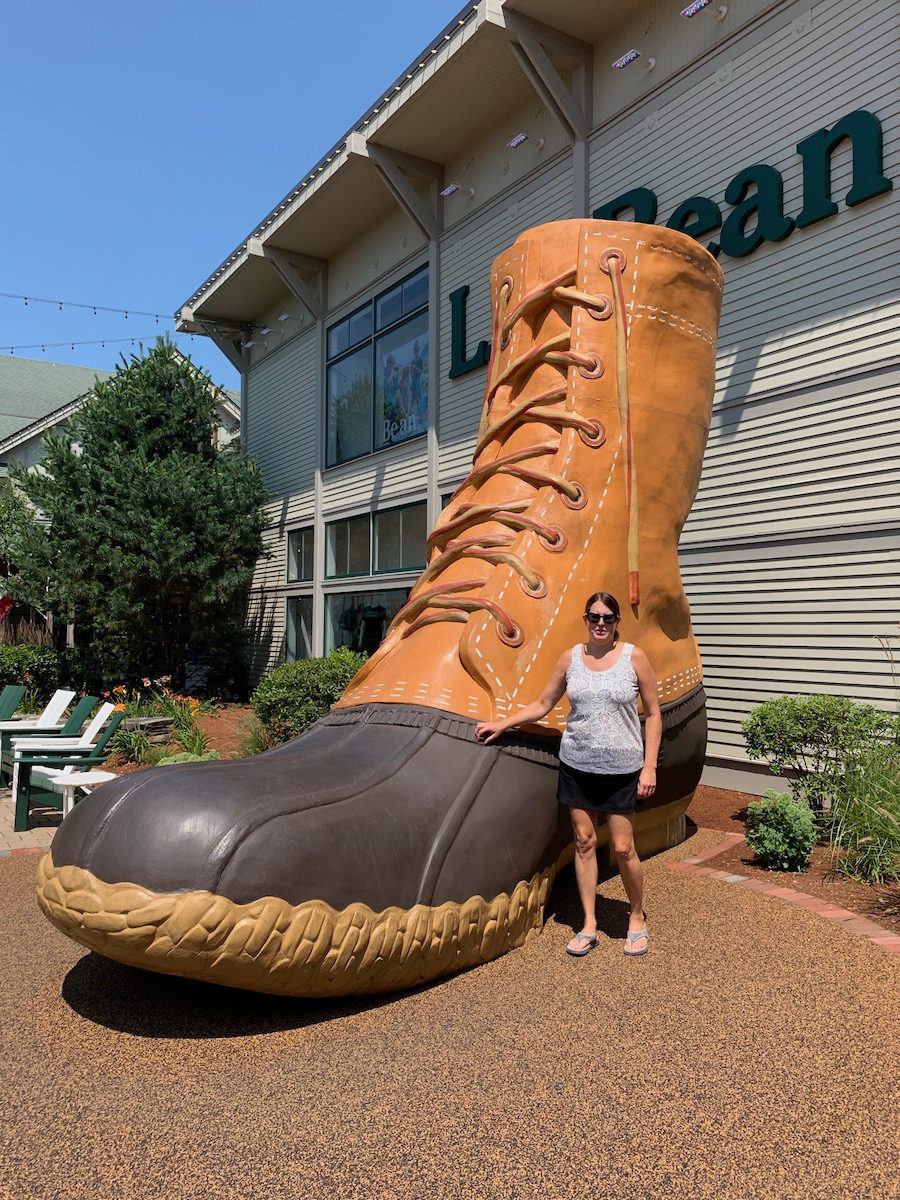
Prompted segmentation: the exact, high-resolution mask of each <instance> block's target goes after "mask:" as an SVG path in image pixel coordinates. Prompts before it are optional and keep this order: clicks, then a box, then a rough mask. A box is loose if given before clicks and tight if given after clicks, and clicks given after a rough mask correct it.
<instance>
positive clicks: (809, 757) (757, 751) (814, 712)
mask: <svg viewBox="0 0 900 1200" xmlns="http://www.w3.org/2000/svg"><path fill="white" fill-rule="evenodd" d="M742 729H743V733H744V738H745V740H746V743H747V752H748V754H749V755H750V757H751V758H753V759H764V760H765V761H766V762H767V763H768V765H769V769H770V770H771V771H772V772H773V774H776V775H783V774H788V775H789V776H790V777H791V791H792V793H793V795H794V796H795V797H796V798H797V799H798V800H803V801H805V802H806V803H807V804H808V805H809V806H810V807H811V808H813V809H814V810H815V811H816V812H821V811H822V810H823V809H824V810H827V809H828V808H829V807H830V806H831V805H832V804H833V803H834V800H835V798H836V797H837V795H838V793H839V791H840V787H841V781H842V779H843V778H844V776H845V774H846V772H847V771H848V770H850V769H852V768H853V767H854V764H856V763H858V762H859V760H860V757H861V755H862V754H863V752H864V751H866V750H867V749H868V748H869V747H871V746H873V745H875V744H877V743H879V742H890V741H893V742H894V743H896V742H898V740H900V723H898V720H897V718H896V717H892V716H890V715H889V714H888V713H884V712H880V711H879V710H878V709H876V708H873V707H872V706H871V705H869V704H857V703H855V702H854V701H853V700H848V699H846V698H845V697H843V696H779V697H778V698H776V699H773V700H766V701H765V702H764V703H763V704H760V705H759V707H758V708H755V709H754V710H753V712H752V713H751V714H750V716H749V717H748V718H747V719H746V720H745V721H744V723H743V725H742Z"/></svg>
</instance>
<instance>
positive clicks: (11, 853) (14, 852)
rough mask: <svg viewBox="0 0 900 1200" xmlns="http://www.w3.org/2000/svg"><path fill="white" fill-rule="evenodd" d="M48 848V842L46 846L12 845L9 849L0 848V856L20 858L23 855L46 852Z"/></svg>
mask: <svg viewBox="0 0 900 1200" xmlns="http://www.w3.org/2000/svg"><path fill="white" fill-rule="evenodd" d="M49 849H50V843H49V842H48V843H47V845H46V846H13V847H12V849H11V850H0V858H10V857H12V858H20V857H22V856H23V855H25V856H26V857H27V856H28V855H32V854H46V853H47V851H48V850H49Z"/></svg>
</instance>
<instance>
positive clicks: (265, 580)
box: [246, 504, 287, 687]
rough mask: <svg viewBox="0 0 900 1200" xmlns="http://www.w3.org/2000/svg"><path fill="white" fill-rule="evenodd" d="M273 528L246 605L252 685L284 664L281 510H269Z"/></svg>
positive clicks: (268, 532) (266, 533) (269, 507)
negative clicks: (275, 667)
mask: <svg viewBox="0 0 900 1200" xmlns="http://www.w3.org/2000/svg"><path fill="white" fill-rule="evenodd" d="M266 512H267V515H268V516H269V518H270V520H271V522H272V523H271V524H270V525H269V527H268V528H267V529H266V530H265V531H264V533H263V553H262V556H261V557H260V558H259V559H258V560H257V563H256V570H255V571H254V574H253V581H252V583H251V585H250V596H249V602H248V605H247V621H246V628H247V641H248V645H249V649H250V662H249V667H250V683H251V686H253V687H255V686H256V684H257V683H259V681H260V679H262V677H263V676H264V675H266V674H268V672H269V671H271V669H272V668H273V667H274V666H277V665H278V663H280V662H281V661H282V658H283V653H284V614H285V600H284V584H285V577H286V574H287V563H286V560H285V553H286V546H287V540H286V537H285V529H284V523H283V521H281V520H280V519H279V517H280V513H281V506H280V505H278V504H274V505H273V504H269V505H267V508H266Z"/></svg>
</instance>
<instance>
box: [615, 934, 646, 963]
mask: <svg viewBox="0 0 900 1200" xmlns="http://www.w3.org/2000/svg"><path fill="white" fill-rule="evenodd" d="M641 938H646V939H647V945H646V946H645V947H644V948H643V950H629V949H628V947H629V946H633V945H634V943H635V942H637V941H639V940H640V939H641ZM649 949H650V934H649V933H648V932H647V930H646V929H635V930H634V932H633V933H627V934H626V935H625V949H624V950H623V951H622V953H623V954H624V955H625V957H626V958H641V957H642V956H643V955H645V954H646V953H647V951H648V950H649Z"/></svg>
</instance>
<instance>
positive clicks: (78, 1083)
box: [0, 831, 900, 1200]
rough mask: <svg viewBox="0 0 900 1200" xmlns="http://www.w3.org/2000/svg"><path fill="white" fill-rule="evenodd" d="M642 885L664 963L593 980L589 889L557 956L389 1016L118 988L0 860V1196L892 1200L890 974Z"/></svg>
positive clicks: (734, 903)
mask: <svg viewBox="0 0 900 1200" xmlns="http://www.w3.org/2000/svg"><path fill="white" fill-rule="evenodd" d="M721 837H722V835H721V834H719V833H713V832H708V831H704V832H701V833H699V834H697V835H695V836H694V837H693V838H692V839H691V840H689V841H688V842H686V843H685V844H683V845H682V846H680V847H678V848H677V849H675V850H673V851H669V852H668V854H665V855H661V856H658V857H656V858H654V859H652V860H650V861H649V863H648V864H647V877H648V900H647V906H648V911H649V913H650V930H651V936H652V949H651V953H650V955H649V956H648V957H647V958H646V959H643V960H637V961H629V960H626V959H625V958H624V957H623V955H622V945H623V943H622V940H621V939H622V938H623V937H624V932H625V912H626V910H625V905H624V903H623V892H622V890H621V887H620V885H619V883H618V880H609V881H607V882H606V883H604V884H603V886H602V889H601V890H602V893H603V895H604V897H605V898H606V901H605V903H604V905H603V918H602V920H603V923H604V926H605V930H606V932H607V933H608V934H611V935H612V937H611V940H607V941H604V943H603V944H602V945H601V947H600V948H599V949H597V950H596V951H595V952H594V953H592V954H591V955H589V956H588V957H587V958H585V959H583V960H575V959H570V958H567V957H566V956H565V955H564V954H563V946H564V945H565V942H566V941H567V940H568V938H569V937H570V936H571V933H572V929H573V927H574V928H578V927H580V922H579V920H578V906H577V898H576V892H575V888H574V882H573V878H572V874H571V871H567V872H565V873H564V875H563V876H562V878H561V881H560V882H559V883H558V884H557V887H556V890H555V892H554V895H553V897H552V902H551V912H552V913H553V915H552V916H551V918H550V919H549V920H548V922H547V924H546V926H545V928H544V931H543V933H542V934H541V936H540V937H538V938H536V939H534V940H533V941H532V942H531V943H530V944H529V945H528V946H526V947H525V948H523V949H522V950H519V951H516V952H514V953H513V954H510V955H507V956H506V957H505V958H502V959H499V960H498V961H497V962H494V963H490V964H488V965H486V966H484V967H480V968H478V969H476V970H473V971H470V972H468V973H466V974H464V975H461V976H456V977H454V978H451V979H448V980H444V981H442V982H439V983H437V984H435V985H432V986H430V987H427V988H424V989H421V990H419V991H417V992H415V993H409V994H405V995H401V996H399V997H391V998H379V999H368V1000H354V1001H341V1002H334V1001H331V1002H321V1001H316V1002H303V1001H296V1000H293V1001H292V1000H282V999H277V998H272V997H265V996H257V995H253V994H250V993H240V992H232V991H227V990H224V989H217V988H214V987H211V986H208V985H200V984H195V983H191V982H189V981H183V980H178V979H170V978H166V977H163V976H154V975H150V974H146V973H143V972H140V971H136V970H131V969H129V968H126V967H122V966H119V965H117V964H114V963H111V962H107V961H105V960H104V959H102V958H99V957H97V956H95V955H93V954H89V953H87V952H86V951H84V950H82V949H81V948H80V947H78V946H76V945H75V944H74V943H72V942H69V941H67V940H66V939H65V938H63V937H62V936H61V935H60V934H58V933H57V932H56V931H55V930H53V929H52V928H51V927H50V925H49V924H47V922H46V921H45V920H44V918H43V917H42V916H41V914H40V912H39V911H38V909H37V906H36V905H35V903H34V900H33V895H32V889H33V879H34V872H35V867H36V864H37V860H36V859H35V858H30V857H22V858H18V857H11V858H5V859H0V930H2V946H3V949H4V958H5V962H6V969H5V971H4V972H3V976H2V981H0V1006H2V1009H3V1012H4V1014H5V1016H4V1020H3V1022H2V1032H0V1039H2V1062H0V1089H2V1094H3V1096H4V1098H5V1100H6V1104H5V1106H4V1107H5V1110H6V1114H7V1115H6V1120H5V1121H4V1122H3V1124H2V1130H0V1163H2V1168H0V1170H2V1174H0V1196H2V1197H3V1198H4V1200H7V1198H15V1200H20V1198H21V1200H26V1198H27V1200H44V1198H47V1200H50V1198H51V1197H52V1200H87V1197H97V1196H99V1197H113V1196H115V1197H121V1198H122V1200H131V1198H134V1200H155V1198H157V1197H165V1198H166V1200H173V1198H174V1200H181V1198H194V1197H197V1198H198V1200H200V1198H201V1197H202V1198H203V1200H220V1198H221V1200H231V1198H232V1197H234V1198H240V1200H251V1198H252V1200H255V1198H256V1197H259V1198H261V1200H263V1198H264V1200H280V1198H281V1197H284V1198H285V1200H287V1198H290V1200H305V1198H307V1197H309V1198H310V1200H313V1198H315V1200H325V1198H328V1200H330V1198H332V1197H334V1198H338V1200H344V1198H356V1197H360V1198H365V1200H376V1198H377V1200H382V1198H383V1200H407V1198H409V1200H421V1198H423V1197H435V1198H437V1200H456V1198H457V1197H458V1198H459V1200H482V1198H490V1200H513V1198H515V1200H532V1198H535V1200H536V1198H538V1197H540V1198H542V1200H543V1198H545V1197H546V1198H553V1197H559V1198H563V1197H565V1198H566V1200H568V1198H570V1197H571V1198H572V1200H575V1198H576V1197H577V1198H578V1200H581V1198H582V1197H584V1196H589V1197H591V1198H592V1200H605V1198H613V1197H615V1198H619V1197H621V1198H628V1200H632V1198H634V1200H643V1198H645V1197H646V1198H648V1200H653V1198H655V1197H666V1198H667V1200H669V1198H681V1197H684V1200H705V1198H707V1197H709V1198H713V1197H715V1198H716V1200H730V1198H734V1200H746V1198H747V1197H751V1196H752V1197H754V1200H763V1198H773V1200H817V1198H819V1197H822V1198H826V1197H827V1198H829V1200H832V1198H833V1200H845V1198H846V1197H859V1198H868V1197H871V1198H872V1200H876V1198H877V1200H888V1198H890V1197H896V1196H897V1195H898V1194H900V1192H898V1184H897V1179H898V1168H900V1134H898V1130H900V1100H898V1096H900V1050H898V1047H900V1004H898V994H900V988H898V985H900V959H898V958H897V957H892V956H891V955H889V954H887V953H885V952H884V951H883V950H882V949H881V948H880V947H878V946H877V945H875V944H873V943H872V942H870V941H869V940H868V939H866V938H862V937H854V936H853V935H852V934H851V933H848V932H847V931H845V930H843V929H842V928H840V926H839V925H838V924H835V923H834V922H829V921H825V920H823V919H821V918H819V917H816V916H814V915H813V914H811V913H809V912H806V911H803V910H800V909H798V908H796V907H795V906H793V905H788V904H784V903H780V902H779V901H778V900H777V899H773V898H771V897H768V896H763V895H759V894H757V893H755V892H752V891H746V890H742V889H735V888H734V887H730V886H728V885H727V884H722V883H720V882H718V881H716V880H712V879H709V878H702V877H696V876H692V875H689V874H676V873H674V872H672V871H670V870H669V869H668V864H669V863H671V862H673V861H675V860H678V859H682V858H685V857H687V856H689V855H691V854H697V853H698V852H702V851H703V850H706V849H708V848H710V847H711V846H712V845H714V844H716V843H717V842H718V841H721Z"/></svg>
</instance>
